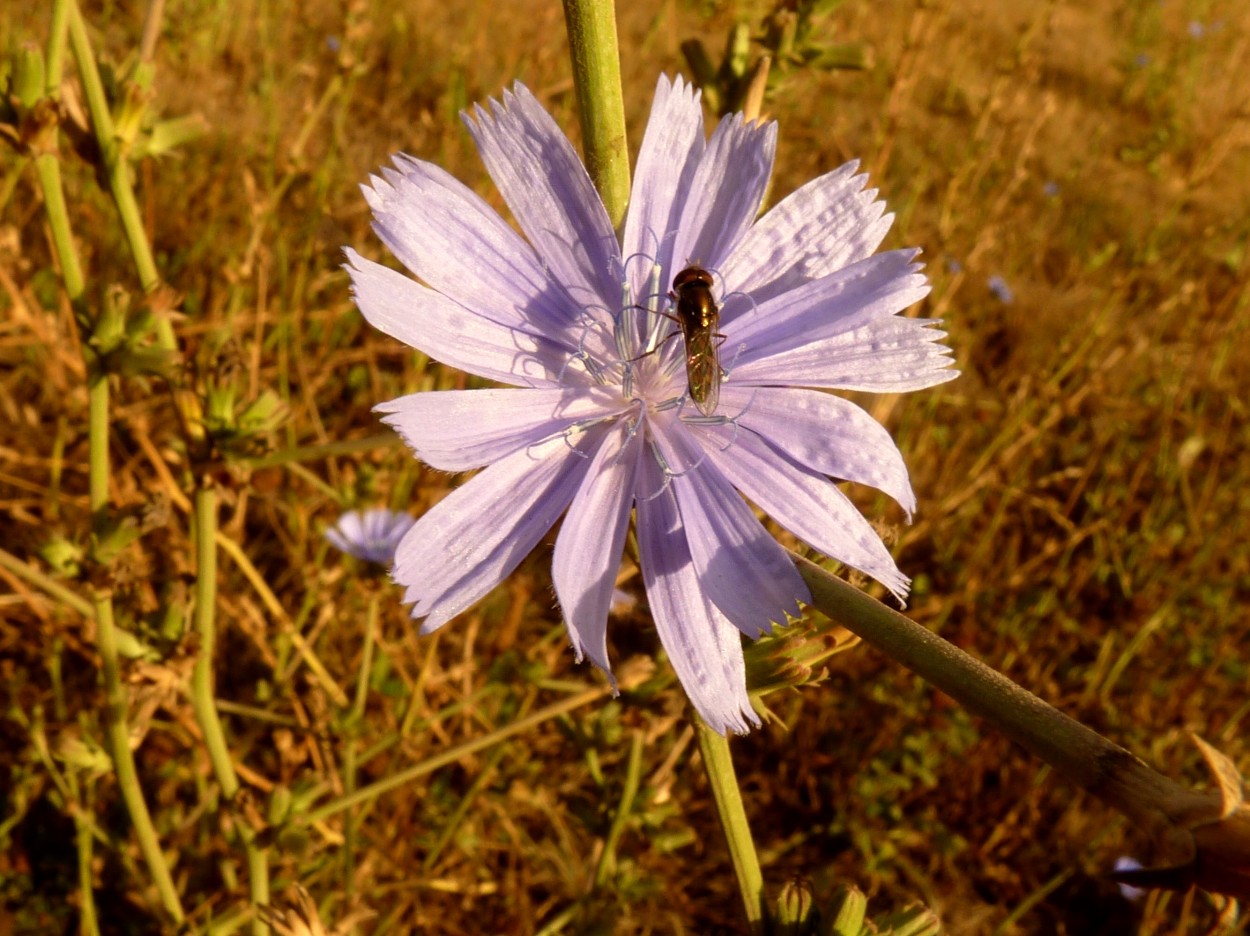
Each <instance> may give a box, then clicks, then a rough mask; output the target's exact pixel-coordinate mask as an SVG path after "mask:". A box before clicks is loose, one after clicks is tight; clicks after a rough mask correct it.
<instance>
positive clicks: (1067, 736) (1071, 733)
mask: <svg viewBox="0 0 1250 936" xmlns="http://www.w3.org/2000/svg"><path fill="white" fill-rule="evenodd" d="M794 559H795V564H796V565H797V566H798V569H799V574H800V575H802V576H803V580H804V581H805V582H807V586H808V588H810V589H811V592H812V605H813V607H816V608H818V609H819V610H821V611H823V612H824V613H825V614H827V615H828V616H829V617H830V618H832V619H833V620H834V621H837V622H838V623H839V624H841V625H843V626H844V627H846V628H847V629H848V630H850V631H851V632H852V633H855V634H857V635H858V636H859V637H861V638H863V640H864V641H865V642H866V643H869V644H871V645H872V646H874V647H876V648H877V649H878V650H881V651H882V652H884V653H886V654H888V655H889V656H891V657H893V658H894V659H895V660H897V661H898V662H900V663H902V664H903V665H904V666H906V667H907V668H908V669H909V670H911V671H912V672H913V673H915V674H916V675H917V676H920V677H921V678H922V679H924V680H925V681H926V682H928V683H930V684H932V685H933V686H936V687H937V688H938V689H940V690H942V691H943V692H945V693H946V694H947V695H949V696H950V697H951V698H952V699H954V700H955V701H956V702H959V703H960V704H961V705H963V706H964V707H965V708H966V709H968V710H969V711H970V712H974V713H975V714H977V715H979V716H981V717H982V718H984V719H986V720H987V721H989V722H990V724H992V725H993V726H994V727H995V728H997V729H998V730H999V731H1001V732H1003V733H1004V734H1005V735H1007V737H1009V738H1011V739H1012V740H1013V741H1015V742H1016V743H1018V744H1019V745H1021V746H1022V747H1024V748H1025V749H1026V750H1027V751H1029V752H1030V753H1031V754H1033V755H1034V756H1036V757H1039V758H1041V759H1042V760H1044V761H1045V762H1046V763H1048V764H1050V765H1051V766H1052V767H1054V768H1055V769H1056V770H1057V771H1059V772H1060V773H1061V774H1063V776H1065V777H1066V778H1067V779H1068V780H1069V781H1071V782H1072V783H1076V784H1077V785H1079V786H1081V787H1083V788H1085V789H1086V790H1088V791H1089V792H1090V793H1092V794H1093V795H1094V796H1097V797H1098V798H1099V799H1101V800H1102V801H1103V802H1105V803H1107V804H1108V805H1109V806H1112V807H1113V808H1115V809H1118V810H1120V811H1121V812H1123V813H1124V814H1125V815H1127V816H1129V817H1131V818H1133V819H1134V820H1136V821H1138V822H1152V821H1154V820H1155V819H1156V817H1157V816H1158V815H1159V814H1161V813H1168V812H1170V811H1172V810H1176V809H1178V808H1180V807H1181V806H1183V805H1184V804H1186V803H1200V802H1201V801H1202V796H1201V795H1200V794H1195V793H1191V792H1189V791H1187V790H1185V789H1184V788H1183V787H1181V786H1180V785H1178V784H1177V783H1175V782H1174V781H1172V780H1170V779H1168V778H1167V777H1164V776H1163V775H1162V774H1159V773H1157V772H1156V771H1155V770H1153V769H1152V768H1151V767H1149V766H1148V765H1147V764H1146V763H1145V762H1144V761H1142V760H1141V759H1139V758H1137V757H1134V756H1133V755H1132V754H1131V753H1129V752H1128V751H1126V750H1125V749H1124V748H1122V747H1120V746H1119V745H1118V744H1114V743H1112V742H1111V741H1108V740H1107V739H1106V738H1104V737H1103V736H1102V735H1100V734H1098V733H1097V732H1096V731H1094V730H1092V729H1090V728H1087V727H1086V726H1085V725H1083V724H1081V723H1080V722H1078V721H1077V720H1076V719H1074V718H1070V717H1069V716H1067V715H1065V714H1063V712H1060V711H1059V710H1058V709H1056V708H1055V707H1054V706H1052V705H1049V704H1047V703H1046V702H1043V701H1042V700H1041V699H1039V698H1038V697H1037V696H1035V695H1033V694H1032V693H1030V692H1027V691H1026V690H1024V689H1022V688H1021V687H1020V686H1017V685H1016V684H1015V683H1013V682H1012V681H1011V680H1010V679H1008V678H1007V677H1006V676H1003V675H1002V674H1001V673H999V672H997V671H996V670H994V669H991V668H990V667H988V666H986V665H985V664H984V663H982V662H980V661H979V660H977V659H974V658H973V657H971V656H969V655H968V654H967V653H964V652H963V651H962V650H960V649H959V648H958V647H956V646H954V645H953V644H951V643H949V642H948V641H945V640H943V639H942V638H941V637H939V636H937V635H936V634H934V633H932V632H931V631H929V630H926V629H925V628H923V627H921V626H920V625H919V624H917V623H916V622H915V621H913V620H911V619H910V618H908V617H905V616H904V615H902V614H899V613H898V612H897V611H892V610H890V609H889V608H887V607H886V606H885V605H883V604H881V602H879V601H877V600H876V599H874V598H872V597H870V596H869V595H866V594H864V593H863V592H862V591H860V590H859V589H858V588H855V587H854V586H852V585H850V584H848V583H846V582H844V581H842V580H841V579H839V578H838V577H837V576H834V575H831V574H830V573H828V572H826V571H825V570H824V569H822V568H820V566H817V565H815V564H814V563H811V562H808V561H807V560H806V559H803V558H801V557H798V556H795V557H794Z"/></svg>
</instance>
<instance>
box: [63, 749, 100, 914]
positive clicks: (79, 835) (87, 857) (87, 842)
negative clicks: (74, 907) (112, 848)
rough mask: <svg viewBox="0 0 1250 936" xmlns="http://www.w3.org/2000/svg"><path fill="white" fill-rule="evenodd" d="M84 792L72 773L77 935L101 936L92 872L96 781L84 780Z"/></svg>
mask: <svg viewBox="0 0 1250 936" xmlns="http://www.w3.org/2000/svg"><path fill="white" fill-rule="evenodd" d="M83 779H84V780H85V782H86V786H87V789H86V790H85V791H84V790H83V789H82V787H81V786H80V784H79V782H78V777H77V775H76V774H75V773H74V772H73V771H70V772H68V773H67V774H66V781H67V782H68V784H69V787H70V790H71V791H72V793H73V804H74V829H75V832H76V835H75V840H76V842H77V846H78V893H79V899H80V900H81V902H82V904H81V906H80V907H79V910H78V921H79V922H78V931H79V932H80V933H81V934H83V936H100V922H99V918H98V917H97V915H96V907H95V872H94V870H93V869H92V857H91V856H92V852H93V851H94V849H95V827H94V823H93V822H92V819H93V818H94V813H95V809H94V806H95V804H94V802H92V801H93V800H94V796H93V795H92V794H93V792H94V790H95V779H94V778H92V777H89V776H88V777H84V778H83Z"/></svg>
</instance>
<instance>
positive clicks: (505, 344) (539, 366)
mask: <svg viewBox="0 0 1250 936" xmlns="http://www.w3.org/2000/svg"><path fill="white" fill-rule="evenodd" d="M345 253H346V255H347V264H346V267H345V268H346V270H347V272H348V274H349V275H350V276H351V279H352V294H353V296H354V297H355V300H356V305H357V306H358V307H359V309H360V312H361V314H362V315H363V316H364V317H365V318H366V319H367V320H368V322H369V324H370V325H372V326H373V327H374V328H376V329H378V330H379V331H383V332H386V334H388V335H390V336H391V337H392V338H395V339H397V340H399V341H402V342H403V343H404V344H406V345H408V346H409V347H412V348H416V349H417V350H418V351H423V352H425V353H426V354H428V355H429V356H430V357H432V358H434V359H435V360H436V361H441V362H442V363H444V364H447V365H449V366H451V367H455V368H458V369H459V370H462V371H465V372H467V373H470V374H476V375H477V376H479V377H485V378H487V379H489V380H497V381H499V382H500V383H506V384H514V385H518V386H529V387H542V386H553V385H556V384H558V383H559V382H560V381H559V379H558V378H559V376H560V373H561V371H562V370H563V369H566V364H567V361H568V352H567V351H565V350H563V349H561V348H560V347H558V346H557V345H554V344H552V343H551V342H549V341H547V340H545V339H542V338H535V337H533V336H531V335H526V334H524V333H523V332H520V331H516V330H514V329H510V328H507V327H505V326H503V325H500V324H498V323H496V322H492V321H489V320H488V319H485V318H482V317H481V316H480V315H478V314H476V313H475V312H470V311H468V310H466V309H464V308H462V307H461V306H458V305H456V304H455V303H454V302H452V301H451V300H450V299H447V298H446V297H444V296H441V295H439V294H438V293H436V292H434V290H432V289H429V288H428V287H426V286H422V285H421V284H420V283H418V282H416V281H415V280H413V279H410V278H409V277H407V276H405V275H404V274H403V273H399V272H396V271H395V270H392V269H389V268H387V267H384V266H382V265H381V264H380V263H374V262H373V261H372V260H366V259H365V258H364V257H362V256H360V255H359V254H358V253H356V251H354V250H351V249H348V250H347V251H345ZM567 370H569V371H570V372H574V369H573V368H567Z"/></svg>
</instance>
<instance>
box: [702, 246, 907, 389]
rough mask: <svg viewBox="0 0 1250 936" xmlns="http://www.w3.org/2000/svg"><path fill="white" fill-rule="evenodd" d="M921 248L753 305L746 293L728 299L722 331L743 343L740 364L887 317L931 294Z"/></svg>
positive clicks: (876, 259)
mask: <svg viewBox="0 0 1250 936" xmlns="http://www.w3.org/2000/svg"><path fill="white" fill-rule="evenodd" d="M917 253H918V251H915V250H892V251H890V252H888V253H883V254H876V255H875V256H872V257H869V258H868V259H866V260H861V261H860V262H859V263H855V264H852V265H851V266H849V267H847V268H846V269H844V270H838V271H837V272H836V273H831V274H830V275H828V276H826V277H823V278H822V279H818V280H812V281H811V282H809V283H804V284H803V285H802V286H798V287H796V288H794V289H791V290H789V291H788V292H784V293H782V294H781V295H779V296H776V297H774V298H772V299H769V300H767V301H765V302H761V303H759V304H758V305H752V304H751V303H750V302H749V301H748V299H747V297H746V295H745V294H740V295H739V297H732V298H730V299H729V301H727V302H726V303H725V308H724V311H723V314H722V316H721V330H722V331H724V332H725V333H726V334H727V335H728V336H729V339H728V341H727V342H726V347H727V348H728V347H730V346H732V347H733V348H734V349H735V352H737V350H738V349H739V348H741V349H742V350H741V352H740V354H739V356H738V358H737V363H738V364H748V363H750V362H751V361H753V360H755V359H757V358H761V357H767V356H769V355H773V354H777V353H779V352H781V351H785V350H787V349H790V348H800V347H802V346H803V345H806V344H810V343H812V342H816V341H821V340H823V339H825V338H831V337H833V336H834V335H840V334H842V333H843V332H848V331H853V330H854V329H856V328H859V327H860V326H862V325H865V324H867V323H868V322H871V321H875V320H876V319H881V318H887V317H888V316H891V315H895V314H897V313H898V312H901V311H903V310H904V309H906V308H907V307H908V306H910V305H912V304H914V303H916V302H919V301H920V300H921V299H923V298H924V297H925V296H927V295H928V294H929V282H928V280H926V279H925V277H924V275H923V274H922V273H920V270H921V266H920V265H919V264H916V263H912V260H913V259H915V256H916V254H917Z"/></svg>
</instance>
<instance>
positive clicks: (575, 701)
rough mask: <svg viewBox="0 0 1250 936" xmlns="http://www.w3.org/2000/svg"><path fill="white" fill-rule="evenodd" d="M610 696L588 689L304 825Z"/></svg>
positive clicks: (344, 799)
mask: <svg viewBox="0 0 1250 936" xmlns="http://www.w3.org/2000/svg"><path fill="white" fill-rule="evenodd" d="M607 693H608V688H607V687H606V686H596V687H595V688H593V689H587V690H586V691H585V692H580V693H578V694H577V695H575V696H570V697H569V698H567V699H561V700H560V701H559V702H553V703H552V704H551V705H548V706H547V707H545V708H541V709H539V710H538V711H537V712H534V713H532V714H530V715H527V716H525V717H524V718H519V719H517V720H516V721H514V722H512V723H510V724H508V725H505V726H504V727H502V728H498V729H496V730H495V731H492V732H491V733H490V734H486V735H483V736H482V737H480V738H474V739H473V740H472V741H466V742H464V743H463V744H458V745H456V746H455V747H453V748H448V749H447V750H446V751H444V752H443V753H441V754H438V755H436V756H434V757H431V758H429V759H428V760H424V761H422V762H421V763H419V764H414V765H413V766H412V767H409V768H408V769H407V770H401V771H400V772H399V773H396V774H392V775H391V776H389V777H386V778H384V779H382V780H379V781H377V782H376V783H371V784H369V785H368V786H366V787H361V788H360V789H359V790H357V791H356V792H355V793H347V794H344V795H343V796H340V797H339V798H338V799H336V800H331V801H330V802H329V803H326V804H325V805H324V806H320V807H318V808H317V809H314V810H311V811H310V812H308V813H307V814H306V815H305V816H304V822H305V823H307V824H308V825H312V824H314V823H317V822H321V821H322V820H324V819H328V818H329V817H330V816H333V815H336V814H338V813H341V812H343V811H344V810H347V809H351V808H352V807H353V806H355V805H357V804H358V803H365V802H369V801H370V800H373V799H376V798H377V797H378V796H380V795H382V794H383V793H387V792H389V791H391V790H394V789H397V788H398V787H401V786H404V785H405V784H407V783H411V782H412V781H413V780H416V779H417V778H418V777H424V776H425V775H426V774H428V773H433V772H434V771H435V770H438V769H439V768H440V767H446V766H447V765H448V764H453V763H455V762H456V761H458V760H459V759H460V758H462V757H467V756H468V755H469V754H476V753H477V752H478V751H482V750H485V749H486V748H489V747H493V746H495V745H496V744H499V743H501V742H503V741H507V740H508V739H509V738H511V737H512V736H513V735H517V734H520V733H521V732H523V731H528V730H529V729H530V728H533V727H534V726H535V725H541V724H542V723H543V722H545V721H548V720H549V719H552V718H558V717H559V716H561V715H563V714H565V713H566V712H571V711H573V710H574V709H579V708H581V707H582V706H583V705H588V704H590V703H591V702H594V701H596V700H598V699H601V698H602V697H603V696H605V695H607Z"/></svg>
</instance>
